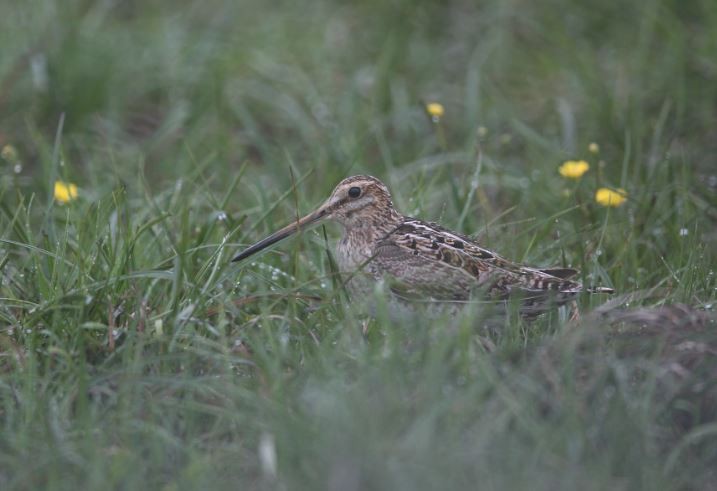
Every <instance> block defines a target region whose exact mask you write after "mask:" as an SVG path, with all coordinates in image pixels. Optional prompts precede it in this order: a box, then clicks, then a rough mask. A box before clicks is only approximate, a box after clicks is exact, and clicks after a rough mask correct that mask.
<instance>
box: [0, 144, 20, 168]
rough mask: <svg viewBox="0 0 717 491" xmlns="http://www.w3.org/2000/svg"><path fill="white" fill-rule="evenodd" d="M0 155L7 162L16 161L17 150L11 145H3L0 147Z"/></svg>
mask: <svg viewBox="0 0 717 491" xmlns="http://www.w3.org/2000/svg"><path fill="white" fill-rule="evenodd" d="M0 156H2V158H3V159H5V160H7V161H8V162H10V163H12V164H14V163H15V162H17V158H18V157H17V150H15V147H13V146H12V145H5V146H4V147H2V151H0Z"/></svg>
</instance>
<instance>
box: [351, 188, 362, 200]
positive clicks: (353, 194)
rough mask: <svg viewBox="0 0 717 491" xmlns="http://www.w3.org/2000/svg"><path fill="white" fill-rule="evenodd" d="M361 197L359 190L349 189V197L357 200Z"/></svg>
mask: <svg viewBox="0 0 717 491" xmlns="http://www.w3.org/2000/svg"><path fill="white" fill-rule="evenodd" d="M359 196H361V188H360V187H357V186H354V187H352V188H351V189H349V197H351V198H358V197H359Z"/></svg>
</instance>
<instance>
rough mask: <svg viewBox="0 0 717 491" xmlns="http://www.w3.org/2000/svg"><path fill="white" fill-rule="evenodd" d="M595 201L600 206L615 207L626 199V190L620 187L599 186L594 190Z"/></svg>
mask: <svg viewBox="0 0 717 491" xmlns="http://www.w3.org/2000/svg"><path fill="white" fill-rule="evenodd" d="M595 201H597V202H598V204H601V205H602V206H611V207H613V208H616V207H618V206H620V205H622V204H623V203H624V202H625V201H627V191H625V190H624V189H622V188H617V189H610V188H600V189H598V190H597V191H596V192H595Z"/></svg>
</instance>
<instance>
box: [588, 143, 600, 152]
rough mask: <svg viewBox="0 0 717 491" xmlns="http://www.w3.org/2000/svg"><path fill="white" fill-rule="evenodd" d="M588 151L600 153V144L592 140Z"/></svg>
mask: <svg viewBox="0 0 717 491" xmlns="http://www.w3.org/2000/svg"><path fill="white" fill-rule="evenodd" d="M588 152H590V153H599V152H600V145H598V144H597V143H595V142H592V143H591V144H590V145H588Z"/></svg>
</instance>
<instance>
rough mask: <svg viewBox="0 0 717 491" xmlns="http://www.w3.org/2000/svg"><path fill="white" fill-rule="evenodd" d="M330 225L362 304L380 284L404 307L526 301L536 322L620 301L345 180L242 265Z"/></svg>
mask: <svg viewBox="0 0 717 491" xmlns="http://www.w3.org/2000/svg"><path fill="white" fill-rule="evenodd" d="M326 219H328V220H334V221H337V222H339V223H341V224H342V225H343V227H344V235H343V237H342V238H341V240H340V241H339V243H338V246H337V259H338V263H339V268H340V270H341V271H342V273H346V274H348V275H350V280H349V282H348V287H349V290H350V291H351V292H352V294H354V295H356V296H359V297H363V296H366V295H368V294H370V293H371V292H372V291H373V290H374V288H375V285H376V283H377V282H379V281H384V282H386V284H387V286H388V287H389V290H390V292H391V295H392V297H393V298H392V299H391V300H392V302H394V303H400V304H410V303H411V302H415V301H417V300H420V301H421V303H423V302H425V301H428V302H430V303H435V304H446V303H450V304H456V305H458V304H461V303H464V302H467V301H469V300H471V299H472V298H476V297H480V298H487V299H490V300H497V301H502V300H507V299H509V298H511V297H513V296H514V295H519V296H520V310H521V313H522V314H523V315H525V316H534V315H537V314H539V313H541V312H543V311H545V310H546V309H547V308H548V307H549V306H550V305H562V304H564V303H566V302H568V301H570V300H572V299H574V298H575V296H576V295H577V294H578V293H580V292H581V291H588V292H593V293H598V292H599V293H612V290H611V289H609V288H588V289H585V288H583V286H582V285H581V284H580V283H579V282H577V281H574V280H572V279H571V278H572V277H574V276H575V275H577V271H576V270H574V269H569V268H552V269H541V268H531V267H527V266H522V265H519V264H516V263H513V262H510V261H508V260H506V259H504V258H502V257H501V256H499V255H498V254H496V253H494V252H491V251H489V250H487V249H484V248H483V247H481V246H480V245H478V244H477V243H476V242H475V241H474V240H472V239H471V238H469V237H467V236H465V235H462V234H459V233H456V232H452V231H450V230H448V229H445V228H443V227H441V226H440V225H438V224H435V223H430V222H424V221H422V220H417V219H415V218H410V217H406V216H404V215H401V214H400V213H398V212H397V211H396V209H395V208H394V207H393V202H392V201H391V195H390V193H389V191H388V189H387V188H386V186H385V185H384V184H383V183H382V182H381V181H379V180H378V179H376V178H375V177H371V176H354V177H349V178H347V179H344V180H343V181H341V182H340V183H339V185H338V186H336V188H335V189H334V191H333V193H331V196H330V197H329V199H328V200H326V202H324V204H323V205H321V206H320V207H319V208H318V209H317V210H316V211H314V212H313V213H311V214H309V215H307V216H305V217H304V218H301V219H300V220H298V221H297V222H295V223H292V224H289V225H287V226H286V227H284V228H283V229H281V230H279V231H278V232H276V233H274V234H272V235H270V236H269V237H267V238H266V239H264V240H262V241H260V242H258V243H256V244H254V245H253V246H251V247H249V248H248V249H246V250H245V251H244V252H242V253H241V254H239V255H238V256H236V257H235V258H234V261H239V260H241V259H244V258H246V257H249V256H251V255H252V254H254V253H256V252H258V251H260V250H262V249H264V248H266V247H268V246H270V245H272V244H274V243H276V242H278V241H279V240H281V239H283V238H285V237H287V236H289V235H291V234H292V233H294V232H296V231H297V230H299V229H303V228H305V227H307V226H310V225H312V224H315V223H318V222H319V221H321V220H326Z"/></svg>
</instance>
